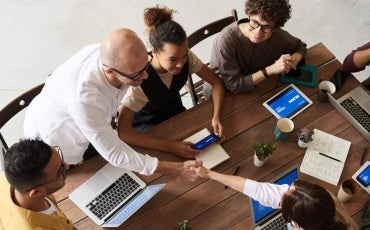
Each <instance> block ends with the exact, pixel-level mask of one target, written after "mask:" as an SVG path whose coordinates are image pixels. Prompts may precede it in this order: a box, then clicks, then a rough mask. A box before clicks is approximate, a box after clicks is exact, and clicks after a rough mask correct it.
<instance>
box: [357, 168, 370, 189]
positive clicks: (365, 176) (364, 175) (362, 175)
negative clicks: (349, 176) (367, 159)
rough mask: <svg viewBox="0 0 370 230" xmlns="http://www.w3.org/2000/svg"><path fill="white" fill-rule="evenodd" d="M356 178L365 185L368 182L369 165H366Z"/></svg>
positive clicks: (369, 176) (369, 180) (369, 178)
mask: <svg viewBox="0 0 370 230" xmlns="http://www.w3.org/2000/svg"><path fill="white" fill-rule="evenodd" d="M357 180H359V181H360V183H361V184H362V185H363V186H364V187H367V186H369V184H370V165H368V166H367V167H366V168H365V169H364V170H363V171H362V172H361V173H360V174H359V175H358V176H357Z"/></svg>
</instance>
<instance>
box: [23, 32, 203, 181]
mask: <svg viewBox="0 0 370 230" xmlns="http://www.w3.org/2000/svg"><path fill="white" fill-rule="evenodd" d="M150 61H151V57H150V56H149V55H148V54H147V51H146V47H145V45H144V44H143V42H142V41H141V40H140V38H139V37H138V36H137V35H136V34H135V33H134V32H133V31H131V30H129V29H118V30H116V31H113V32H111V33H110V34H108V35H107V36H106V37H105V38H104V40H103V42H102V43H101V44H94V45H90V46H86V47H84V48H82V49H81V50H80V51H78V52H77V53H76V54H75V55H73V56H72V57H71V58H70V59H68V60H67V61H66V62H64V63H63V64H62V65H61V66H59V67H58V68H57V69H56V70H55V71H54V73H53V74H52V75H51V76H50V77H48V79H47V80H46V82H45V86H44V88H43V90H42V91H41V93H40V94H39V95H38V96H37V97H35V98H34V100H33V101H32V102H31V104H30V105H29V107H28V108H27V111H26V116H25V121H24V132H25V135H26V137H29V138H41V139H42V140H43V141H44V142H46V143H47V144H49V145H51V146H59V147H60V148H61V149H62V150H63V153H64V160H65V162H67V163H68V164H72V165H74V164H79V163H80V162H82V161H83V156H84V154H85V155H86V153H88V154H89V151H91V149H93V150H96V151H97V152H98V153H99V154H100V155H101V156H102V157H103V158H105V159H106V160H107V161H108V162H110V163H111V164H112V165H114V166H117V167H121V168H125V169H128V170H132V171H134V172H138V173H140V174H143V175H151V174H153V173H154V172H158V173H164V174H171V175H180V176H182V177H185V178H187V179H190V180H195V179H196V177H197V175H196V174H195V173H193V172H192V171H191V170H189V168H191V167H194V166H198V165H200V164H201V162H199V161H186V162H183V163H174V162H164V161H159V160H158V159H157V158H155V157H151V156H149V155H143V154H140V153H138V152H136V151H135V150H133V149H132V148H131V147H129V146H128V145H127V144H126V143H124V142H123V141H122V140H120V139H119V137H118V135H117V133H116V132H115V131H114V130H113V128H112V127H111V125H110V122H111V118H112V116H114V115H115V114H116V113H117V111H118V107H119V104H120V102H121V100H122V98H123V96H124V94H125V92H126V89H127V88H128V86H139V85H140V84H141V83H142V82H143V81H144V80H145V79H146V78H147V77H148V74H147V72H146V69H147V67H148V65H149V63H150Z"/></svg>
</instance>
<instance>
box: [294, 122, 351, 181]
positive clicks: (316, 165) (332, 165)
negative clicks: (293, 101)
mask: <svg viewBox="0 0 370 230" xmlns="http://www.w3.org/2000/svg"><path fill="white" fill-rule="evenodd" d="M314 132H315V134H314V136H313V141H312V142H310V144H309V147H308V148H307V150H306V154H305V155H304V158H303V161H302V164H301V167H300V171H301V172H303V173H306V174H308V175H310V176H313V177H316V178H318V179H320V180H323V181H326V182H328V183H330V184H333V185H337V184H338V181H339V179H340V176H341V174H342V171H343V167H344V163H345V161H346V159H347V155H348V151H349V148H350V146H351V142H349V141H347V140H344V139H342V138H339V137H336V136H334V135H331V134H329V133H326V132H323V131H321V130H318V129H314Z"/></svg>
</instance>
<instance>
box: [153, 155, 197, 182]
mask: <svg viewBox="0 0 370 230" xmlns="http://www.w3.org/2000/svg"><path fill="white" fill-rule="evenodd" d="M202 164H203V162H202V161H199V160H191V161H185V162H182V163H177V162H167V161H159V162H158V166H157V169H156V172H157V173H163V174H167V175H173V176H180V177H181V178H184V179H187V180H190V181H195V180H196V179H198V178H199V175H198V173H197V172H196V171H195V170H194V168H198V167H201V166H202Z"/></svg>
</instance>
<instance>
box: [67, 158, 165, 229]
mask: <svg viewBox="0 0 370 230" xmlns="http://www.w3.org/2000/svg"><path fill="white" fill-rule="evenodd" d="M164 186H165V184H156V185H148V186H147V185H146V184H145V182H144V181H142V180H141V179H140V178H139V177H138V176H136V175H135V174H134V173H133V172H131V171H127V170H124V169H122V168H117V167H114V166H112V165H111V164H109V163H108V164H106V165H105V166H104V167H103V168H101V169H100V170H99V171H98V172H96V173H95V174H94V175H93V176H92V177H91V178H89V179H88V180H87V181H85V182H84V183H83V184H82V185H80V186H79V187H78V188H77V189H76V190H74V191H73V192H72V193H71V194H70V195H69V198H70V199H71V200H72V201H73V203H75V204H76V205H77V206H78V207H79V208H80V209H81V210H82V211H83V212H84V213H85V214H86V215H87V216H88V217H90V218H91V219H92V220H93V221H94V222H95V223H96V224H97V225H101V226H102V227H119V226H120V225H121V224H122V223H123V222H124V221H126V220H127V219H128V218H129V217H130V216H131V215H132V214H134V213H135V212H136V211H137V210H138V209H139V208H140V207H142V206H143V205H144V204H145V203H146V202H147V201H148V200H150V199H151V198H152V197H153V196H154V195H155V194H156V193H157V192H159V191H160V190H161V189H162V188H163V187H164Z"/></svg>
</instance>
